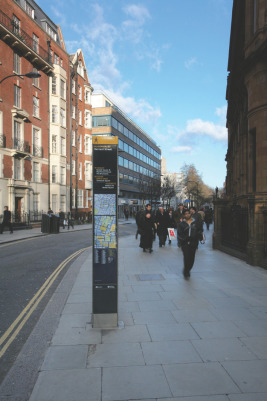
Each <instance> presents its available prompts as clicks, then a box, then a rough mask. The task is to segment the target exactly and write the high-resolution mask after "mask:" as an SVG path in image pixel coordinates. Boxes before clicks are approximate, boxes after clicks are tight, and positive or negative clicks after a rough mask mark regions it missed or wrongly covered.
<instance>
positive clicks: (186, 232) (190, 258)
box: [177, 210, 202, 279]
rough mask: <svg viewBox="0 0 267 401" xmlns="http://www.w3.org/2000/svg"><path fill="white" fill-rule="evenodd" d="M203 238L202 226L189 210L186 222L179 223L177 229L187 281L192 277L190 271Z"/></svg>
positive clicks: (185, 215) (185, 213)
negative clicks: (199, 242)
mask: <svg viewBox="0 0 267 401" xmlns="http://www.w3.org/2000/svg"><path fill="white" fill-rule="evenodd" d="M201 238H202V231H201V229H200V225H199V224H197V222H196V220H194V218H193V217H192V215H191V214H190V212H189V210H185V211H184V220H183V221H182V222H181V223H179V225H178V229H177V242H178V247H179V248H181V249H182V251H183V256H184V269H183V275H184V278H185V279H188V278H189V277H190V271H191V269H192V267H193V265H194V261H195V254H196V250H197V246H198V241H199V240H200V239H201Z"/></svg>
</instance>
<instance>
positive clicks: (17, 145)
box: [13, 138, 30, 153]
mask: <svg viewBox="0 0 267 401" xmlns="http://www.w3.org/2000/svg"><path fill="white" fill-rule="evenodd" d="M13 146H14V149H16V150H19V151H20V152H25V153H30V145H29V142H26V141H22V140H21V139H19V138H14V139H13Z"/></svg>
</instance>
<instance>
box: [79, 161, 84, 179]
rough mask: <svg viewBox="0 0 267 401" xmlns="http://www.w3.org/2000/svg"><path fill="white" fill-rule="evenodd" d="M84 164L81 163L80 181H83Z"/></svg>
mask: <svg viewBox="0 0 267 401" xmlns="http://www.w3.org/2000/svg"><path fill="white" fill-rule="evenodd" d="M82 166H83V165H82V163H79V180H80V181H81V180H82V179H83V167H82Z"/></svg>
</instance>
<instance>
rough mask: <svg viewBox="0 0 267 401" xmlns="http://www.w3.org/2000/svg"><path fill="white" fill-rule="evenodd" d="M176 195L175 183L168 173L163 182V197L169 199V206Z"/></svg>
mask: <svg viewBox="0 0 267 401" xmlns="http://www.w3.org/2000/svg"><path fill="white" fill-rule="evenodd" d="M175 195H176V190H175V185H174V182H173V180H172V179H171V178H170V177H168V176H167V175H166V176H165V177H164V178H163V182H162V184H161V197H162V199H163V203H164V200H165V199H166V200H167V206H170V201H171V198H173V197H174V196H175Z"/></svg>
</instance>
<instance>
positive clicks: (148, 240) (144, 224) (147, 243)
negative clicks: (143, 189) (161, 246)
mask: <svg viewBox="0 0 267 401" xmlns="http://www.w3.org/2000/svg"><path fill="white" fill-rule="evenodd" d="M153 226H154V223H153V219H152V216H151V213H150V212H148V211H147V212H146V214H145V217H144V218H142V219H141V220H140V224H139V230H140V233H141V239H140V245H139V246H140V248H143V252H146V249H148V250H149V253H151V252H152V244H153V237H154V235H153Z"/></svg>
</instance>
